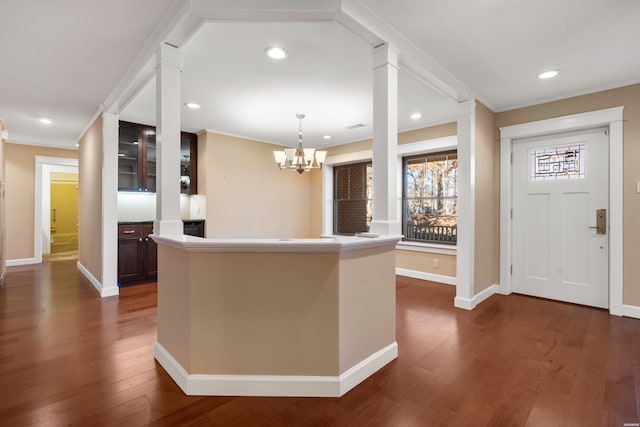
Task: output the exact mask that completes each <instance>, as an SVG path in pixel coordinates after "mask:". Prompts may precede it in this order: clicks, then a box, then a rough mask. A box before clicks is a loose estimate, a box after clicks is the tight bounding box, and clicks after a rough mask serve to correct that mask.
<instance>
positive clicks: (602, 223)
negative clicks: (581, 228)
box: [589, 209, 607, 234]
mask: <svg viewBox="0 0 640 427" xmlns="http://www.w3.org/2000/svg"><path fill="white" fill-rule="evenodd" d="M589 228H595V229H596V234H607V210H606V209H597V210H596V226H595V227H589Z"/></svg>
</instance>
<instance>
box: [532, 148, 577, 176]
mask: <svg viewBox="0 0 640 427" xmlns="http://www.w3.org/2000/svg"><path fill="white" fill-rule="evenodd" d="M584 165H585V145H584V144H580V145H571V146H563V147H545V148H537V149H533V150H529V178H530V179H531V180H532V181H554V180H559V179H582V178H584V176H585V167H584Z"/></svg>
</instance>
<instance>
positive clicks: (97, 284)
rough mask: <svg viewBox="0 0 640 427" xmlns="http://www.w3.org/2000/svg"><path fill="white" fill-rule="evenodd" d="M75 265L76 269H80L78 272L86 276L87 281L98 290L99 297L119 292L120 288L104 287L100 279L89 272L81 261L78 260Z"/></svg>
mask: <svg viewBox="0 0 640 427" xmlns="http://www.w3.org/2000/svg"><path fill="white" fill-rule="evenodd" d="M76 265H77V266H78V270H80V272H81V273H82V274H83V275H84V277H86V278H87V280H88V281H89V283H91V284H92V285H93V287H94V288H96V290H97V291H98V293H99V294H100V296H101V297H103V298H104V297H112V296H114V295H118V294H119V293H120V290H119V289H118V288H105V287H103V286H102V283H100V281H99V280H98V279H97V278H96V276H94V275H93V274H91V272H90V271H89V270H88V269H87V267H85V266H84V265H82V263H81V262H80V261H78V262H77V263H76Z"/></svg>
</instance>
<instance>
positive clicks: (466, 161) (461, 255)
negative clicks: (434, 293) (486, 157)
mask: <svg viewBox="0 0 640 427" xmlns="http://www.w3.org/2000/svg"><path fill="white" fill-rule="evenodd" d="M457 122H458V123H457V124H458V242H457V254H456V298H455V300H454V305H455V306H456V307H458V308H465V309H467V310H471V309H473V308H474V305H473V303H472V298H473V296H474V294H475V290H474V286H475V285H474V280H475V207H476V198H475V194H476V189H475V182H476V139H475V138H476V101H475V99H473V98H472V99H471V100H469V101H466V102H461V103H459V104H458V120H457Z"/></svg>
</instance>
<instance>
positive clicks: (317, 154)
mask: <svg viewBox="0 0 640 427" xmlns="http://www.w3.org/2000/svg"><path fill="white" fill-rule="evenodd" d="M296 117H297V118H298V122H299V127H298V148H285V149H284V150H278V151H274V152H273V157H275V159H276V163H277V164H278V168H280V169H291V170H294V171H296V172H298V173H299V174H302V173H303V172H305V171H310V170H311V169H318V168H321V167H322V164H323V163H324V159H325V157H327V152H326V151H323V150H318V151H316V149H315V148H302V119H304V118H305V115H304V114H303V113H297V114H296Z"/></svg>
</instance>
